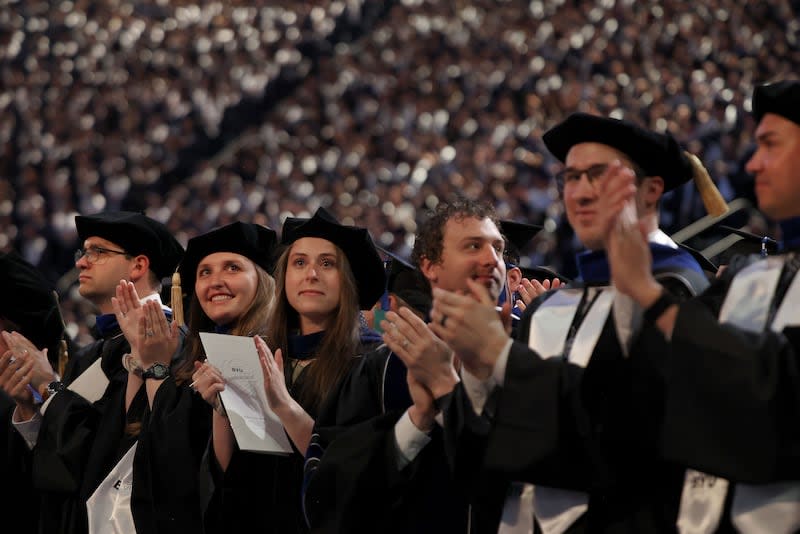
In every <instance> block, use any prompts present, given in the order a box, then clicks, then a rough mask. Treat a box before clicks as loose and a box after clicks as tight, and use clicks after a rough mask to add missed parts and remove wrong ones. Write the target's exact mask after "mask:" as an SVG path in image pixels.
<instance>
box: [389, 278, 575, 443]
mask: <svg viewBox="0 0 800 534" xmlns="http://www.w3.org/2000/svg"><path fill="white" fill-rule="evenodd" d="M466 284H467V289H466V290H465V291H460V292H453V291H447V290H444V289H440V288H434V289H433V305H432V307H431V313H430V322H429V323H426V322H425V321H423V320H422V319H420V318H419V317H418V316H417V315H416V314H415V313H414V312H412V311H411V310H410V309H409V308H401V309H400V310H399V311H397V312H391V311H390V312H387V314H386V319H385V320H384V321H382V322H381V328H383V331H384V335H383V340H384V342H385V343H386V345H387V346H388V347H389V348H390V349H391V350H392V351H393V352H394V353H395V354H396V355H397V356H398V357H399V358H400V359H401V360H403V362H404V363H405V365H406V367H407V369H408V374H407V381H408V386H409V392H410V393H411V398H412V400H413V401H414V406H413V407H412V408H410V412H409V413H410V416H411V419H412V421H413V422H414V424H415V425H416V426H417V428H420V429H422V430H428V429H429V428H430V427H431V426H432V424H433V423H432V420H433V415H434V412H435V410H434V409H433V403H434V399H438V398H440V397H442V396H444V395H446V394H447V393H449V392H450V391H451V390H452V389H453V387H454V386H455V384H456V383H457V382H458V380H459V378H458V374H457V371H456V367H457V366H458V364H459V362H460V364H461V365H463V366H464V368H465V369H467V370H468V371H469V372H470V373H472V374H473V375H475V376H477V377H479V378H486V377H488V376H489V375H490V374H491V371H492V369H493V368H494V363H495V361H496V359H497V357H498V355H499V353H500V351H501V350H502V348H503V347H504V345H505V343H506V342H507V341H508V338H509V333H510V331H511V309H510V304H509V303H506V304H505V306H504V307H503V308H502V310H501V311H500V312H498V311H497V309H496V300H495V299H493V298H492V297H491V295H490V294H489V290H488V289H487V288H486V287H485V286H483V285H481V284H480V283H478V282H476V281H474V280H471V279H469V280H467V281H466ZM559 286H560V282H559V281H558V280H554V281H553V282H552V283H550V282H549V281H546V282H545V283H544V284H542V283H539V282H538V281H535V280H534V281H532V282H531V283H530V284H528V288H527V294H528V296H529V297H530V300H532V299H533V298H535V297H536V296H538V295H540V294H541V293H544V292H545V291H547V290H549V289H554V288H557V287H559ZM530 300H529V302H530Z"/></svg>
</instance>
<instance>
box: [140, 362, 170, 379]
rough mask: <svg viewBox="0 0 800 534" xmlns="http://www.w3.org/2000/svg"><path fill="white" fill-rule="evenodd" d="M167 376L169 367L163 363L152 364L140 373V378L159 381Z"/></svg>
mask: <svg viewBox="0 0 800 534" xmlns="http://www.w3.org/2000/svg"><path fill="white" fill-rule="evenodd" d="M168 376H169V366H167V365H164V364H163V363H154V364H153V365H152V366H150V368H149V369H146V370H145V371H144V372H143V373H142V378H155V379H156V380H161V379H163V378H167V377H168Z"/></svg>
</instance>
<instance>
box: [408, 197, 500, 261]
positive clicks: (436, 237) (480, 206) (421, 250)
mask: <svg viewBox="0 0 800 534" xmlns="http://www.w3.org/2000/svg"><path fill="white" fill-rule="evenodd" d="M470 217H473V218H475V219H479V220H483V219H485V218H489V219H490V220H491V221H492V222H493V223H495V224H496V225H497V227H498V228H500V220H499V219H498V218H497V213H496V212H495V210H494V207H493V206H492V205H491V204H489V203H487V202H482V201H478V200H472V199H469V198H463V197H461V198H456V199H455V200H453V201H450V202H440V203H439V204H438V205H437V206H436V208H434V209H433V210H430V211H429V212H428V216H427V217H426V219H425V220H424V221H423V222H422V223H421V224H420V225H419V227H417V235H416V237H415V240H414V250H413V251H412V252H411V261H412V263H413V264H414V265H416V266H417V267H420V264H421V261H422V258H428V260H429V261H431V262H432V263H438V262H439V261H440V260H441V258H442V248H443V247H444V226H445V224H447V221H449V220H450V219H455V220H456V221H462V220H464V219H466V218H470Z"/></svg>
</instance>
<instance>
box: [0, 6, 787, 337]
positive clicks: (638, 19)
mask: <svg viewBox="0 0 800 534" xmlns="http://www.w3.org/2000/svg"><path fill="white" fill-rule="evenodd" d="M798 15H800V1H798V0H791V1H790V0H760V1H758V2H741V1H740V0H707V1H705V2H702V3H698V2H686V1H677V0H667V1H659V2H653V1H649V0H594V1H578V0H575V1H568V0H533V1H518V0H495V1H488V0H477V1H469V2H467V1H461V0H440V1H422V0H401V1H386V2H381V1H377V0H337V1H322V0H303V1H280V0H272V1H269V2H266V1H263V2H262V1H259V0H248V1H243V0H219V1H211V0H0V147H1V149H2V152H1V153H0V179H1V180H0V250H10V249H16V250H18V251H19V252H20V253H21V254H22V255H23V256H24V257H25V258H26V259H27V260H28V261H30V262H32V263H33V264H35V265H37V266H38V267H39V268H40V269H41V270H42V271H43V272H44V273H45V274H46V276H47V277H48V278H49V279H51V280H52V281H53V282H54V283H57V284H58V287H59V291H60V293H61V297H62V301H63V303H64V308H65V315H66V320H67V323H68V326H69V327H70V330H71V334H73V335H75V336H77V337H78V338H79V341H84V340H85V338H86V337H87V336H88V335H89V332H88V329H86V327H85V326H84V324H85V323H84V322H83V321H81V320H80V318H82V317H83V316H84V315H85V314H87V313H88V310H86V309H85V308H82V306H84V305H83V304H81V302H80V299H79V298H77V293H76V291H75V289H74V284H73V282H74V281H75V278H76V276H75V275H74V274H70V271H71V269H72V267H73V252H74V250H75V249H76V248H77V247H78V246H79V243H77V238H76V234H75V228H74V221H73V218H74V215H75V214H77V213H83V214H91V213H95V212H98V211H103V210H113V209H127V210H136V211H144V212H146V213H147V214H148V215H149V216H151V217H153V218H155V219H158V220H160V221H163V222H165V223H166V224H167V225H168V226H169V227H170V229H172V230H173V231H174V232H175V235H176V236H177V237H178V238H179V240H180V241H181V242H183V243H184V244H185V243H186V241H187V240H188V239H189V238H190V237H192V236H194V235H196V234H199V233H203V232H205V231H207V230H209V229H211V228H213V227H216V226H219V225H221V224H225V223H228V222H231V221H233V220H237V219H238V220H244V221H254V222H259V223H262V224H265V225H267V226H270V227H272V228H279V227H280V224H281V222H282V220H283V218H285V217H286V216H290V215H291V216H304V215H309V214H311V213H313V212H314V211H315V210H316V208H317V207H318V206H320V205H323V206H326V207H328V208H329V209H331V211H333V212H334V213H335V214H336V215H337V216H338V217H339V218H340V220H341V221H342V222H345V223H354V224H359V225H362V226H366V227H368V228H369V229H370V231H371V233H372V235H373V237H374V239H375V240H376V242H377V243H378V244H379V245H381V246H382V247H385V248H387V249H390V250H392V251H395V252H397V253H399V254H400V255H406V256H407V255H408V253H409V251H410V247H411V245H412V244H413V235H414V231H415V230H416V224H417V223H418V221H419V220H420V217H421V216H423V215H424V211H425V209H426V208H428V207H432V206H434V205H435V204H436V202H437V201H438V199H444V198H449V197H450V196H451V195H453V194H465V195H468V196H470V197H474V198H484V199H490V200H491V201H492V202H493V203H494V204H495V205H496V207H497V209H498V212H499V213H500V215H501V217H503V218H506V219H516V220H519V221H525V222H531V223H536V224H541V225H543V226H544V227H545V231H544V232H542V233H541V234H540V235H539V236H538V237H537V239H536V242H535V243H534V244H533V245H532V246H531V247H529V248H528V249H527V250H526V251H525V253H526V254H525V255H526V257H525V258H524V259H523V264H536V265H549V266H551V267H554V268H556V269H558V270H561V271H562V272H564V273H565V274H567V275H570V274H573V273H571V272H570V270H571V268H572V267H571V265H570V264H569V258H571V252H572V251H573V250H574V249H575V247H576V246H578V244H577V243H575V241H574V239H573V238H572V235H571V232H570V231H569V228H568V227H567V226H566V225H565V222H564V220H563V217H562V209H561V206H560V205H559V202H558V193H557V191H556V188H555V183H554V181H553V175H554V173H555V172H556V171H557V170H558V165H557V162H556V161H555V160H554V159H553V158H552V156H550V155H549V153H548V152H547V151H546V149H545V148H544V146H543V144H542V142H541V134H542V133H543V132H544V131H546V130H547V129H548V128H549V127H551V126H552V125H554V124H555V123H557V122H559V121H561V120H563V119H564V118H565V117H566V116H567V115H568V114H570V113H572V112H574V111H587V112H594V113H598V114H601V115H608V116H614V117H618V118H626V119H629V120H632V121H635V122H638V123H640V124H642V125H645V126H647V127H650V128H653V129H656V130H661V131H665V130H668V131H670V132H672V133H673V134H674V135H675V136H676V137H677V138H678V140H679V141H680V142H681V143H682V144H683V145H684V146H685V147H686V148H687V149H688V150H689V151H691V152H693V153H695V154H697V155H698V156H699V157H700V158H701V159H702V160H703V161H704V163H705V164H706V166H707V167H708V170H709V172H710V174H711V176H712V178H713V179H714V180H715V181H716V182H717V185H718V187H719V188H720V190H721V191H722V193H723V195H724V196H725V197H726V198H727V199H729V200H730V199H733V198H745V199H751V198H752V196H753V191H752V189H753V188H752V180H751V179H750V177H749V176H748V175H747V174H746V173H745V172H744V169H743V162H744V161H745V159H746V157H747V155H748V153H749V151H750V150H751V149H752V144H753V139H752V134H753V132H754V130H755V127H754V123H753V120H752V118H751V117H750V95H751V93H752V88H753V86H754V84H756V83H761V82H766V81H769V80H771V79H777V78H794V77H796V76H797V74H798V73H800V68H799V67H800V22H798V18H799V17H798ZM662 208H663V209H662V227H663V228H664V229H665V230H666V231H667V232H668V233H672V232H674V231H676V230H678V229H680V228H682V227H684V226H686V225H687V224H689V223H691V222H692V221H694V220H696V219H698V218H700V217H702V216H703V215H704V212H703V208H702V203H701V202H700V199H699V197H698V195H696V193H695V192H694V191H693V189H692V185H691V184H689V185H687V186H684V187H683V188H681V189H678V190H676V191H675V192H673V193H672V194H671V195H670V196H668V197H667V198H665V200H664V203H663V206H662ZM746 222H747V223H749V224H750V225H751V226H753V227H754V230H755V231H758V232H769V231H770V227H769V221H763V220H761V219H760V218H759V217H758V216H757V214H754V215H753V216H752V217H750V218H749V220H748V221H746Z"/></svg>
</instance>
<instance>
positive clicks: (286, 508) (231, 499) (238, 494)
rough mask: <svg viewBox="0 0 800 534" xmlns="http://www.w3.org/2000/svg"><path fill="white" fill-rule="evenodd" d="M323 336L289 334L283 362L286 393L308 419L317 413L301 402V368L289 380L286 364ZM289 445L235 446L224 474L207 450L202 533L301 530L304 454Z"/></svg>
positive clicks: (304, 529)
mask: <svg viewBox="0 0 800 534" xmlns="http://www.w3.org/2000/svg"><path fill="white" fill-rule="evenodd" d="M324 334H325V333H324V332H319V333H316V334H311V335H307V336H300V335H294V336H291V338H290V340H289V350H288V354H287V357H286V360H285V361H286V369H285V370H286V381H287V387H288V388H289V392H290V394H291V395H292V398H294V399H299V400H298V402H300V404H301V406H302V408H303V409H304V410H305V411H306V412H307V413H308V414H309V415H310V416H311V417H312V418H315V416H316V414H317V406H314V405H312V404H311V403H309V402H304V401H302V399H303V398H304V395H303V390H304V388H305V387H307V386H306V380H305V371H304V370H303V371H300V374H299V375H298V376H297V378H296V379H295V380H292V379H291V373H292V369H293V367H294V365H293V364H292V362H293V361H295V362H297V361H300V360H304V359H308V358H311V357H313V356H314V355H315V353H316V349H317V347H318V345H319V343H320V342H321V341H322V338H323V336H324ZM312 365H313V364H312ZM290 443H291V440H290ZM292 448H293V451H292V453H291V454H289V455H287V456H283V455H274V454H260V453H254V452H249V451H241V450H239V449H238V448H237V449H236V450H235V452H234V453H233V456H232V457H231V461H230V464H229V465H228V469H227V470H226V471H225V472H223V471H222V470H221V468H220V466H219V464H218V463H217V461H216V459H215V457H214V453H213V450H209V453H208V455H207V463H208V464H209V466H210V469H211V473H212V475H213V481H214V495H213V499H212V501H211V503H210V505H209V509H208V511H207V513H206V525H207V531H208V532H209V533H227V532H260V533H275V534H283V533H292V534H294V533H302V532H307V530H308V529H307V526H306V524H305V520H304V519H303V511H302V505H301V498H300V497H301V488H302V481H303V462H304V454H303V453H301V452H299V451H297V450H296V449H295V448H294V443H292Z"/></svg>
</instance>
